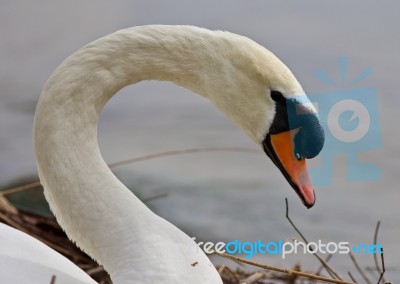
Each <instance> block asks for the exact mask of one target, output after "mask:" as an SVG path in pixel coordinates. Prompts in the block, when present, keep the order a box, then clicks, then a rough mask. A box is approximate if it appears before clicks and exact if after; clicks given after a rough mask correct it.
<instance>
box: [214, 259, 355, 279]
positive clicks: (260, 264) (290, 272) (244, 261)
mask: <svg viewBox="0 0 400 284" xmlns="http://www.w3.org/2000/svg"><path fill="white" fill-rule="evenodd" d="M214 254H216V255H219V256H222V257H225V258H229V259H231V260H235V261H240V262H243V263H246V264H249V265H253V266H256V267H260V268H263V269H267V270H272V271H278V272H281V273H286V274H289V275H297V276H300V277H305V278H308V279H314V280H319V281H324V282H329V283H336V284H355V283H354V282H347V281H343V280H339V279H332V278H327V277H324V276H319V275H314V274H310V273H306V272H302V271H297V270H292V269H285V268H280V267H276V266H272V265H267V264H263V263H259V262H255V261H251V260H248V259H245V258H241V257H237V256H233V255H230V254H227V253H218V252H214Z"/></svg>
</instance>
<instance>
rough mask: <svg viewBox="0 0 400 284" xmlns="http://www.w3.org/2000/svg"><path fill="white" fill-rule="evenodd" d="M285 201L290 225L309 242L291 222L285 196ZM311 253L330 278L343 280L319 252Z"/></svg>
mask: <svg viewBox="0 0 400 284" xmlns="http://www.w3.org/2000/svg"><path fill="white" fill-rule="evenodd" d="M285 203H286V219H287V220H288V221H289V223H290V224H291V225H292V227H293V228H294V229H295V231H296V232H297V233H298V234H299V235H300V237H301V238H302V239H303V241H304V242H306V243H307V244H308V243H309V242H308V241H307V239H306V238H305V237H304V235H303V234H302V233H301V232H300V230H299V229H298V228H297V227H296V225H295V224H294V223H293V221H292V220H291V219H290V217H289V202H288V199H287V198H285ZM313 255H315V257H316V258H317V259H318V260H319V262H321V264H322V265H323V266H324V268H325V269H326V271H328V273H329V274H330V276H331V277H332V278H337V279H339V280H343V279H342V278H341V277H340V276H339V274H338V273H337V272H336V271H335V270H334V269H333V268H332V267H331V266H330V265H329V264H328V263H327V262H326V261H325V260H324V259H323V258H322V257H320V256H319V254H317V253H313ZM332 274H333V275H332Z"/></svg>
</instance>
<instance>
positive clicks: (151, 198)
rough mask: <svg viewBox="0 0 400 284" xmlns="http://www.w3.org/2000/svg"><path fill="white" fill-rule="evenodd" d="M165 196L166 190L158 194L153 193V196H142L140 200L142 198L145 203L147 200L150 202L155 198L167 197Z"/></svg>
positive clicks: (166, 194)
mask: <svg viewBox="0 0 400 284" xmlns="http://www.w3.org/2000/svg"><path fill="white" fill-rule="evenodd" d="M167 196H168V192H163V193H160V194H156V195H153V196H149V197H146V198H143V199H141V200H142V202H143V203H147V202H150V201H153V200H156V199H159V198H163V197H167Z"/></svg>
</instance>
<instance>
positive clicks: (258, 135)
mask: <svg viewBox="0 0 400 284" xmlns="http://www.w3.org/2000/svg"><path fill="white" fill-rule="evenodd" d="M235 41H236V43H235V44H232V45H231V46H230V47H229V48H230V49H229V50H230V52H229V55H228V57H229V58H228V60H229V62H230V64H225V68H224V69H223V70H221V72H222V73H224V74H223V76H222V77H223V78H230V79H229V80H222V82H219V84H223V85H222V86H221V85H220V86H219V87H218V90H215V89H214V90H215V91H214V92H213V93H210V94H209V97H210V99H211V101H212V102H213V103H214V104H215V105H216V106H217V108H219V109H220V110H222V111H223V112H224V113H225V114H226V115H227V116H228V117H229V118H230V119H231V120H232V121H233V122H234V123H235V124H236V125H237V126H239V127H240V128H241V129H242V130H243V131H244V132H245V133H246V134H247V135H248V136H249V137H250V138H251V139H252V140H253V141H255V142H256V143H257V144H258V145H259V146H260V147H261V148H262V149H263V150H264V152H265V153H266V155H267V156H268V157H269V158H270V159H271V160H272V162H273V163H274V164H275V165H276V166H277V167H278V169H279V170H280V171H281V173H282V174H283V176H284V177H285V178H286V180H287V182H288V183H289V184H290V186H291V187H292V188H293V189H294V190H295V192H296V193H297V194H298V196H299V197H300V199H301V201H302V202H303V204H304V205H305V206H306V207H307V208H311V207H312V206H313V205H314V203H315V194H314V188H313V186H312V183H311V179H310V177H309V174H308V170H307V165H306V159H311V158H314V157H315V156H317V155H318V154H319V152H320V151H321V150H322V147H323V145H324V140H325V138H324V137H325V136H324V130H323V128H322V125H321V123H320V120H319V118H318V114H317V111H316V109H315V107H314V106H313V105H312V103H311V102H310V101H309V99H308V98H307V96H306V94H305V93H304V91H303V89H302V87H301V85H300V84H299V82H298V81H297V79H296V78H295V77H294V75H293V74H292V72H291V71H290V70H289V68H288V67H287V66H286V65H285V64H284V63H282V62H281V61H280V60H279V59H278V58H277V57H276V56H275V55H273V54H272V53H271V52H270V51H268V50H267V49H265V48H264V47H262V46H260V45H258V44H256V43H255V42H253V41H251V40H249V39H247V38H243V37H240V38H237V37H235ZM237 41H239V42H237Z"/></svg>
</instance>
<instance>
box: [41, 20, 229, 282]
mask: <svg viewBox="0 0 400 284" xmlns="http://www.w3.org/2000/svg"><path fill="white" fill-rule="evenodd" d="M215 38H216V36H215V34H213V33H212V32H210V31H207V30H203V29H198V28H194V27H186V28H182V29H172V28H168V27H164V28H160V27H157V26H154V27H146V28H144V27H142V28H141V27H137V28H133V29H127V30H123V31H120V32H117V33H114V34H111V35H109V36H107V37H104V38H101V39H99V40H97V41H95V42H93V43H91V44H89V45H87V46H85V47H84V48H82V49H81V50H79V51H78V52H77V53H75V54H74V55H72V56H71V57H70V58H68V59H66V61H64V62H63V64H61V65H60V67H58V69H57V70H56V71H55V72H54V73H53V75H52V76H51V78H50V79H49V80H48V82H47V83H46V85H45V87H44V90H43V93H42V95H41V97H40V101H39V103H38V106H37V111H36V116H35V126H34V142H35V151H36V156H37V162H38V169H39V175H40V178H41V182H42V184H43V186H44V188H45V194H46V198H47V199H48V202H49V203H50V206H51V209H52V210H53V212H54V213H55V215H56V217H57V220H58V221H59V223H60V225H61V226H62V227H63V228H64V229H65V230H66V232H67V234H68V235H69V236H70V238H72V239H73V240H74V241H76V243H77V244H78V245H79V246H80V247H81V248H82V249H83V250H85V251H86V252H87V253H89V254H90V255H91V256H92V257H94V258H95V259H96V260H98V261H99V262H100V263H101V264H103V265H104V266H105V267H106V269H107V270H108V271H109V272H110V273H111V275H112V276H114V279H117V278H118V277H121V275H123V274H126V273H130V272H129V271H131V272H132V273H134V274H132V275H131V276H130V277H131V278H130V279H134V278H135V277H137V275H138V274H140V273H146V271H147V272H148V271H149V269H151V268H150V267H149V263H153V262H154V261H155V259H157V261H156V262H154V263H159V262H160V258H162V257H163V256H164V257H165V258H166V259H167V260H166V262H168V261H170V259H168V255H167V254H168V251H165V252H162V251H161V252H160V250H159V247H158V246H160V245H161V246H164V247H168V238H169V237H170V238H173V237H172V236H173V235H174V234H175V230H176V228H175V227H173V228H172V229H171V228H169V224H167V223H166V222H165V221H164V220H163V219H161V218H159V217H157V216H156V215H154V214H153V213H152V212H151V211H150V210H149V209H148V208H147V207H146V206H145V205H143V204H142V203H141V202H140V201H139V200H138V199H137V198H136V197H135V196H134V195H133V194H132V193H131V192H130V191H129V190H128V189H127V188H126V187H125V186H124V185H123V184H122V183H121V182H120V181H119V180H118V179H117V178H116V177H115V176H114V175H113V174H112V173H111V171H110V170H109V168H108V166H107V165H106V163H105V162H104V160H103V159H102V157H101V154H100V151H99V148H98V143H97V121H98V118H99V114H100V112H101V110H102V108H103V106H104V104H105V103H106V102H107V101H108V100H109V99H110V98H111V97H112V96H113V95H114V94H115V93H116V92H117V91H118V90H120V89H121V88H123V87H124V86H126V85H129V84H133V83H136V82H139V81H142V80H169V81H172V82H174V83H176V84H178V85H180V86H183V87H186V88H188V89H191V90H193V91H194V92H196V93H199V94H201V95H203V96H206V97H207V96H209V95H210V94H211V93H213V92H214V91H215V90H216V86H221V84H222V83H221V82H216V81H217V80H216V79H215V78H219V79H218V80H221V78H224V73H225V72H226V70H227V67H226V66H223V64H222V63H221V64H220V63H219V62H221V61H222V59H221V58H220V56H221V55H220V54H221V53H218V52H216V50H217V49H218V48H219V47H218V44H220V41H221V40H219V41H217V40H215ZM211 47H212V49H211V50H210V48H211ZM221 48H222V47H221ZM217 75H218V76H217ZM228 83H229V82H227V85H228ZM222 85H223V84H222ZM164 227H165V229H164V231H166V232H165V233H161V231H162V230H163V228H164ZM154 232H157V234H155V233H154ZM171 232H174V234H172V233H171ZM163 234H164V235H163ZM178 239H179V238H178ZM183 239H185V238H183ZM170 242H172V243H171V246H181V245H185V246H186V245H189V243H187V242H186V241H182V242H184V244H177V242H178V241H176V240H172V241H170ZM169 257H170V256H169ZM173 261H174V260H172V262H173ZM195 261H196V259H194V260H193V262H195ZM161 262H162V261H161ZM143 264H146V265H147V267H146V269H143V270H145V271H144V272H140V271H137V270H135V269H136V268H138V269H140V268H141V267H142V266H143ZM165 264H166V263H164V264H162V265H165ZM172 265H173V264H172ZM150 266H151V265H150ZM157 269H159V268H157V266H156V265H155V267H154V270H157ZM118 275H119V276H118ZM135 275H136V276H135ZM161 282H162V281H161ZM161 282H159V283H161ZM165 283H167V282H165Z"/></svg>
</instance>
